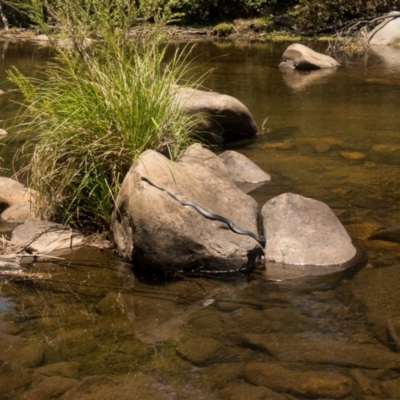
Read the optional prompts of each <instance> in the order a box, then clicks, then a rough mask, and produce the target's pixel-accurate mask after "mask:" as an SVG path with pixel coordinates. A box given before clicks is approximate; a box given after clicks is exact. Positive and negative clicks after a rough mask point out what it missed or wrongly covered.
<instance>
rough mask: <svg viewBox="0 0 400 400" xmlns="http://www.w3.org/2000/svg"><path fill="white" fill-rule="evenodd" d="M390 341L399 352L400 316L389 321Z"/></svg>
mask: <svg viewBox="0 0 400 400" xmlns="http://www.w3.org/2000/svg"><path fill="white" fill-rule="evenodd" d="M387 333H388V341H389V343H390V344H391V345H392V347H393V348H395V349H396V351H397V352H400V316H397V317H393V318H389V319H388V321H387Z"/></svg>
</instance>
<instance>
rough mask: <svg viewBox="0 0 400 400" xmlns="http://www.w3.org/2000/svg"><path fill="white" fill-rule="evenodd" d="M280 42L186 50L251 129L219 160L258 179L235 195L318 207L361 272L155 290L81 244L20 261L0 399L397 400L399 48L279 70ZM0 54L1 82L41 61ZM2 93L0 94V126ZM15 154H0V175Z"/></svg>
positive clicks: (2, 301)
mask: <svg viewBox="0 0 400 400" xmlns="http://www.w3.org/2000/svg"><path fill="white" fill-rule="evenodd" d="M307 44H308V45H309V46H310V47H313V48H314V49H315V50H318V51H321V52H323V51H324V50H325V48H326V44H321V43H319V44H317V43H307ZM288 45H289V43H249V42H237V43H230V42H226V41H221V42H218V41H213V42H204V43H197V44H196V46H195V48H194V49H193V55H194V56H196V58H195V61H194V62H195V63H196V64H197V65H198V66H199V67H201V68H203V69H204V70H205V71H207V70H210V69H213V71H212V73H211V74H210V76H209V78H208V79H207V81H206V83H205V85H206V87H207V88H208V89H211V90H215V91H218V92H220V93H225V94H229V95H232V96H234V97H236V98H238V99H239V100H241V101H242V102H243V103H244V104H245V105H246V106H247V107H248V109H249V110H250V112H251V113H252V114H253V116H254V118H255V120H256V122H257V124H258V126H259V128H260V131H262V134H261V135H260V136H259V137H258V138H257V139H256V140H253V141H249V142H242V143H240V144H236V145H231V146H230V147H229V148H230V149H234V150H236V151H238V152H240V153H242V154H244V155H246V156H247V157H248V158H250V159H251V160H253V161H254V162H255V163H256V164H257V165H259V166H260V167H261V168H262V169H263V170H264V171H266V172H268V173H269V174H270V175H271V177H272V179H271V181H270V182H269V183H266V184H265V185H263V186H261V187H258V188H257V189H255V190H253V191H252V192H251V193H250V194H251V195H252V196H253V197H254V198H255V199H256V200H257V202H258V203H259V204H260V206H262V205H263V204H264V203H265V202H266V201H267V200H269V199H270V198H272V197H275V196H277V195H279V194H281V193H285V192H292V193H297V194H301V195H303V196H306V197H312V198H314V199H317V200H320V201H323V202H324V203H326V204H327V205H328V206H329V207H331V208H332V210H333V211H334V212H335V214H336V215H337V217H338V218H339V219H340V221H341V222H342V224H343V225H344V226H345V228H346V229H347V231H348V232H349V234H350V236H351V237H352V239H353V240H354V241H355V242H356V243H357V245H358V246H359V248H360V249H361V253H362V257H360V261H359V263H358V264H357V265H356V266H355V267H354V268H353V269H351V270H349V271H347V272H346V273H343V274H335V275H332V276H330V275H328V276H323V277H312V278H307V277H300V278H297V279H287V280H283V281H275V280H272V279H270V277H269V276H268V265H267V268H266V269H265V268H263V266H262V265H260V266H259V268H257V269H256V270H255V271H254V272H253V273H251V274H248V275H240V274H239V275H235V276H232V277H230V278H224V279H222V278H216V277H213V276H182V277H177V278H176V279H174V280H162V279H159V277H156V276H153V275H152V274H147V275H145V274H143V273H141V272H140V271H139V268H138V267H140V266H135V265H133V266H132V265H129V264H126V263H124V262H123V261H122V260H121V259H120V258H119V257H118V256H117V255H116V254H114V253H113V251H112V250H101V249H96V248H81V249H77V250H74V251H73V252H71V253H67V254H62V255H60V260H50V261H48V262H37V263H33V264H30V265H29V267H28V268H29V272H30V273H32V274H33V278H32V279H29V280H12V281H7V280H2V281H1V282H0V295H1V297H0V399H7V400H8V399H9V400H11V399H12V400H14V399H17V400H18V399H21V400H22V399H24V400H26V399H32V400H33V399H41V400H47V399H62V400H68V399H110V400H111V399H113V400H114V399H128V398H129V399H138V400H142V399H146V400H147V399H151V400H153V399H156V400H157V399H179V400H181V399H191V400H192V399H196V400H197V399H199V400H200V399H201V400H202V399H205V400H209V399H210V400H213V399H232V400H241V399H246V400H253V399H254V400H255V399H268V400H270V399H272V400H274V399H311V398H316V399H336V398H342V399H348V400H350V399H354V400H358V399H368V400H370V399H398V398H399V395H398V393H400V354H399V350H400V347H399V346H400V341H399V339H398V337H400V308H399V304H400V291H399V287H400V265H399V264H400V261H399V260H400V251H399V250H400V244H399V242H400V205H399V199H400V189H399V185H398V182H399V179H400V169H399V164H400V155H399V154H400V139H399V135H400V120H399V118H398V110H399V109H400V97H399V91H400V90H399V89H400V49H399V48H385V47H380V48H377V49H374V50H373V49H370V50H369V51H367V52H363V53H360V54H339V55H338V56H337V58H338V61H339V62H340V63H341V67H340V68H337V69H332V70H320V71H304V72H299V71H281V70H279V69H278V64H279V62H280V58H281V55H282V53H283V52H284V50H285V48H286V47H287V46H288ZM1 46H3V52H2V53H3V57H2V59H1V62H0V82H4V80H5V78H6V75H5V71H6V70H7V69H9V68H11V67H13V66H15V67H18V68H21V69H22V70H23V71H25V72H27V73H34V71H37V70H38V69H39V68H40V67H41V66H43V65H44V63H46V62H47V61H48V59H49V57H50V55H51V51H50V50H49V49H48V48H46V47H40V46H37V45H31V44H28V43H21V42H18V43H8V44H7V48H5V43H0V48H1ZM0 88H1V89H2V90H5V91H8V90H10V89H12V87H11V86H10V85H9V84H7V83H4V84H3V85H0ZM17 98H18V96H17V94H15V93H13V92H11V93H8V94H6V95H2V96H1V97H0V107H1V108H0V120H4V119H7V118H9V117H10V116H12V115H13V113H15V110H16V107H15V105H14V104H13V100H15V99H17ZM0 127H1V126H0ZM6 128H7V130H8V131H9V132H10V136H12V135H15V134H16V133H17V132H15V131H14V130H13V128H12V127H9V126H7V127H6ZM6 142H7V143H8V140H7V139H6ZM16 146H18V144H10V143H8V144H7V147H6V151H4V150H3V151H2V153H1V156H2V157H3V158H4V160H5V161H4V162H3V164H2V165H1V166H2V167H3V168H6V171H3V175H4V176H11V175H12V169H11V158H12V154H13V152H14V151H15V147H16ZM223 150H224V149H223V148H215V149H214V151H215V152H216V153H218V152H220V151H223Z"/></svg>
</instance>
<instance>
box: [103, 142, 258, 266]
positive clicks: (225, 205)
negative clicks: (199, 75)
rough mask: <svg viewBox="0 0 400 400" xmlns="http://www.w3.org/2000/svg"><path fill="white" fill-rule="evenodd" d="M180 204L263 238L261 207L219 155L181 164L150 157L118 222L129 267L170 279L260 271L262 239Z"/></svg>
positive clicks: (133, 176)
mask: <svg viewBox="0 0 400 400" xmlns="http://www.w3.org/2000/svg"><path fill="white" fill-rule="evenodd" d="M142 178H147V179H148V180H150V182H151V183H152V184H154V185H156V186H157V187H155V186H153V185H152V184H151V183H149V182H148V181H145V180H143V179H142ZM162 189H166V190H167V191H169V192H170V193H171V194H173V196H175V198H176V199H174V198H173V197H172V196H171V195H169V194H168V193H166V192H165V191H163V190H162ZM177 199H179V200H181V201H182V200H190V201H192V202H195V203H197V204H198V205H200V206H201V207H203V208H204V209H205V210H207V211H208V212H211V213H214V214H218V215H221V216H223V217H226V218H229V219H230V220H232V221H233V223H234V224H235V225H236V226H237V227H239V228H240V229H243V230H247V231H251V232H253V233H255V234H257V219H258V205H257V204H256V202H255V201H254V200H253V199H252V198H251V197H249V196H247V195H246V194H245V193H243V192H242V191H241V190H239V189H238V188H237V187H236V185H235V183H234V182H233V181H232V180H231V179H230V178H229V173H228V172H227V171H226V169H225V167H224V165H223V163H222V161H221V160H220V159H219V158H218V157H217V156H215V155H214V154H213V153H212V152H210V151H209V150H206V149H203V148H201V146H199V145H195V146H192V147H190V148H189V149H188V151H187V152H186V153H185V155H184V156H183V157H182V159H181V160H180V161H178V162H175V163H174V162H172V161H170V160H168V159H167V158H165V157H164V156H162V155H161V154H159V153H157V152H155V151H150V150H148V151H146V152H144V153H143V154H141V156H140V157H139V159H138V160H137V161H136V162H135V163H134V164H133V166H132V167H131V168H130V170H129V171H128V173H127V175H126V177H125V179H124V181H123V183H122V186H121V189H120V191H119V193H118V196H117V198H116V210H115V212H114V213H113V215H112V218H111V232H112V236H113V241H114V244H115V247H116V249H117V251H118V252H119V253H120V254H121V256H122V257H123V258H124V259H125V260H126V261H128V262H134V263H135V265H139V266H141V267H144V268H148V269H151V270H159V271H168V272H175V271H182V270H201V271H210V272H233V271H239V270H241V269H242V268H246V267H248V266H253V265H254V263H255V262H256V261H257V259H258V258H259V256H260V254H261V251H262V248H261V246H260V245H259V243H258V242H257V241H256V240H255V239H253V238H252V237H250V236H247V235H238V234H235V233H233V232H232V231H231V230H229V229H227V226H226V225H225V224H224V223H222V222H219V221H213V220H210V219H207V218H205V217H204V216H203V215H201V214H200V213H199V212H198V211H197V210H196V209H194V208H193V207H191V206H190V205H182V204H181V203H180V202H179V201H178V200H177Z"/></svg>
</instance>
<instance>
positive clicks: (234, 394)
mask: <svg viewBox="0 0 400 400" xmlns="http://www.w3.org/2000/svg"><path fill="white" fill-rule="evenodd" d="M217 395H218V398H221V399H222V400H244V399H246V400H288V398H287V397H286V396H284V395H283V394H279V393H276V392H274V391H273V390H271V389H269V388H266V387H262V386H254V385H249V384H248V383H232V384H229V385H228V386H227V387H226V388H224V389H221V390H219V391H218V392H217Z"/></svg>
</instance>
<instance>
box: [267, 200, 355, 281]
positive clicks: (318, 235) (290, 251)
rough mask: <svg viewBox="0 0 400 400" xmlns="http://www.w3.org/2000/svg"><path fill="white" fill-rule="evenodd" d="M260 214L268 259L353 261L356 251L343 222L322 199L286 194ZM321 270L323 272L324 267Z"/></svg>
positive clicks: (300, 262) (324, 263) (302, 262)
mask: <svg viewBox="0 0 400 400" xmlns="http://www.w3.org/2000/svg"><path fill="white" fill-rule="evenodd" d="M261 217H262V221H263V227H264V234H265V236H266V238H267V243H266V247H265V260H266V261H273V262H275V263H282V264H291V265H310V266H315V265H317V266H334V265H340V264H344V263H346V262H348V261H350V260H351V259H353V258H354V257H355V255H356V253H357V252H356V248H355V247H354V246H353V244H352V241H351V238H350V236H349V235H348V233H347V232H346V230H345V229H344V227H343V225H342V224H341V223H340V221H339V220H338V218H337V217H336V216H335V214H334V213H333V211H332V210H331V209H330V208H329V207H328V206H327V205H326V204H324V203H322V202H320V201H317V200H314V199H311V198H308V197H303V196H300V195H297V194H293V193H284V194H281V195H280V196H277V197H274V198H272V199H271V200H269V201H267V203H265V204H264V206H263V207H262V209H261ZM320 271H321V274H323V268H321V269H320ZM302 275H303V274H302Z"/></svg>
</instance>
